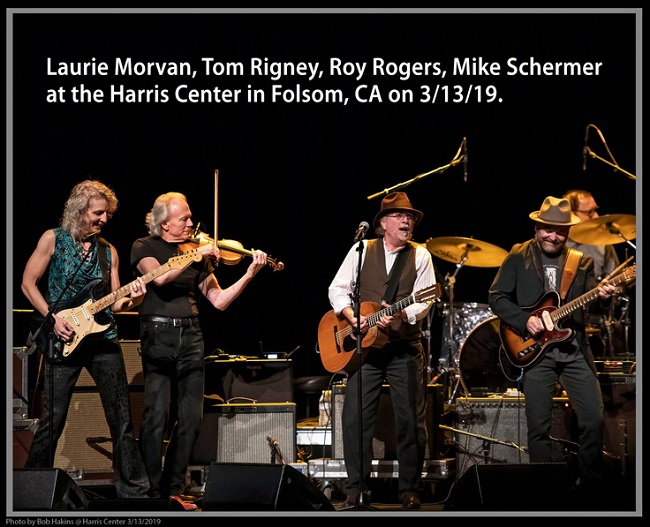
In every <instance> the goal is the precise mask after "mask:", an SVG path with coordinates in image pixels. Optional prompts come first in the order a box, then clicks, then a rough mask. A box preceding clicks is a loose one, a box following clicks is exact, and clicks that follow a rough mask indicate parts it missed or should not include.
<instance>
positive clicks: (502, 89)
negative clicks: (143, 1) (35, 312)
mask: <svg viewBox="0 0 650 527" xmlns="http://www.w3.org/2000/svg"><path fill="white" fill-rule="evenodd" d="M637 17H639V18H640V13H638V14H637V15H636V16H635V14H634V13H627V14H620V13H618V14H613V13H607V14H589V13H582V14H567V13H562V14H540V13H536V14H503V13H502V14H469V13H465V14H439V13H430V12H428V13H425V12H422V13H390V14H377V13H375V14H371V13H361V14H350V13H339V14H326V13H318V14H316V13H314V14H297V13H294V14H287V13H273V14H259V13H258V14H250V13H249V14H225V13H220V14H219V13H202V14H179V13H176V14H154V13H147V14H106V13H103V14H62V13H57V14H35V13H30V14H21V13H15V14H14V16H13V18H12V20H13V43H12V45H13V57H12V65H13V72H12V81H13V82H12V89H13V105H12V111H13V133H12V134H11V135H10V138H11V139H12V140H13V149H12V151H11V154H12V155H13V163H12V169H13V172H10V173H9V174H8V178H9V181H10V183H11V185H12V187H13V188H10V191H11V192H10V199H11V203H10V211H11V212H12V213H13V217H11V213H10V214H9V218H8V219H9V221H10V223H12V225H11V228H12V229H13V232H12V239H10V241H9V245H8V251H9V254H11V255H12V258H11V259H10V260H11V262H12V264H13V271H12V274H13V276H12V278H13V287H14V290H13V298H12V299H10V300H9V302H10V303H11V306H9V307H11V308H13V309H14V310H15V309H28V308H30V307H31V306H30V305H29V303H28V302H27V300H26V299H25V298H24V296H23V295H22V293H21V292H20V288H19V285H20V279H21V275H22V269H23V267H24V265H25V263H26V261H27V258H28V257H29V255H30V254H31V252H32V251H33V249H34V247H35V245H36V242H37V240H38V238H39V237H40V235H41V234H42V232H43V231H45V230H46V229H48V228H52V227H55V226H57V225H58V221H59V218H60V217H61V214H62V211H63V205H64V202H65V200H66V199H67V197H68V194H69V192H70V190H71V188H72V187H73V186H74V185H75V184H76V183H78V182H79V181H81V180H83V179H86V178H93V179H100V180H101V181H103V182H104V183H106V184H108V185H109V186H111V187H112V188H113V189H114V190H115V192H116V194H117V197H118V199H119V200H120V206H119V209H118V211H117V214H116V215H115V217H114V218H113V219H112V220H111V222H109V224H108V225H107V227H106V228H105V230H104V232H103V235H104V236H105V237H106V238H107V239H108V240H109V241H110V242H111V243H113V244H114V245H115V246H116V247H117V249H118V251H119V254H120V260H121V273H120V274H121V280H122V283H123V284H126V283H128V282H129V281H131V280H132V279H133V276H132V274H131V271H130V268H129V263H128V261H129V252H130V247H131V244H132V242H133V241H134V240H135V239H136V238H138V237H141V236H145V235H146V229H145V227H144V218H145V214H146V213H147V212H148V211H149V210H150V209H151V206H152V204H153V201H154V199H155V198H156V197H157V196H158V195H159V194H161V193H164V192H169V191H178V192H182V193H184V194H186V195H187V197H188V200H189V203H190V207H191V209H192V212H193V219H194V220H196V221H201V222H202V223H203V224H204V225H205V226H206V227H205V229H206V232H207V233H208V234H210V235H212V234H213V233H212V230H213V224H214V214H215V211H214V208H215V207H214V201H215V199H214V198H215V191H214V171H215V169H218V170H219V188H218V226H219V229H218V237H219V239H234V240H237V241H240V242H241V243H242V244H243V246H244V247H245V248H247V249H250V248H256V249H262V250H264V251H266V252H267V253H268V254H270V255H271V256H273V257H275V258H276V259H278V260H280V261H282V262H283V263H284V264H285V266H286V267H285V269H284V270H283V271H280V272H275V273H274V272H272V271H271V269H270V268H268V269H264V270H263V271H262V272H260V273H259V275H258V276H257V277H256V278H255V279H254V280H253V282H252V283H251V284H250V285H249V286H248V288H247V289H246V290H245V292H244V293H243V294H242V296H241V297H240V298H239V299H238V300H237V301H236V302H235V303H234V304H233V305H232V306H231V307H230V308H229V309H228V310H227V311H226V312H217V311H216V310H214V309H213V308H212V307H211V306H209V305H208V304H207V303H204V304H203V305H202V306H201V307H202V319H203V321H204V323H203V326H204V330H205V333H206V352H208V353H211V352H212V351H213V350H215V349H217V348H220V349H222V350H223V351H225V352H226V353H229V354H231V355H238V354H239V355H258V354H260V353H261V351H262V350H263V351H265V352H268V351H276V352H286V351H291V350H293V349H295V348H296V347H298V346H300V348H299V350H298V351H296V352H295V353H294V354H293V359H294V375H296V376H298V375H306V374H309V375H316V374H321V373H325V372H324V369H323V368H322V365H321V363H320V359H319V357H318V354H317V351H316V345H317V329H318V323H319V321H320V318H321V317H322V316H323V315H324V314H325V312H326V311H328V310H329V309H330V305H329V302H328V298H327V287H328V285H329V283H330V281H331V280H332V278H333V276H334V274H335V273H336V271H337V269H338V267H339V265H340V264H341V262H342V260H343V257H344V255H345V254H346V252H347V251H348V249H349V248H350V246H351V245H352V241H353V237H354V233H355V230H356V228H357V226H358V225H359V223H360V222H361V221H368V222H370V223H372V220H373V218H374V216H375V214H376V213H377V211H378V210H379V206H380V198H377V199H373V200H368V199H367V197H368V196H370V195H371V194H374V193H376V192H379V191H382V190H383V189H386V188H390V187H392V186H394V185H396V184H398V183H401V182H404V181H407V180H409V179H411V178H413V177H415V176H416V175H418V174H423V173H427V172H429V171H432V170H434V169H436V168H438V167H443V166H445V165H447V164H449V163H450V162H451V160H452V158H453V157H454V155H455V154H456V152H457V150H458V148H459V147H460V144H461V141H462V139H463V137H466V138H467V144H468V154H469V155H468V158H469V164H468V178H467V181H464V179H463V168H462V166H461V165H459V166H454V167H451V168H449V169H448V170H445V171H443V172H442V173H436V174H433V175H430V176H427V177H425V178H422V179H420V180H418V181H416V182H414V183H413V184H411V185H410V186H409V187H407V188H406V189H404V190H405V191H406V192H407V193H408V195H409V197H410V198H411V201H412V203H413V205H414V206H415V207H416V208H418V209H420V210H422V211H423V212H424V220H423V221H422V223H421V224H420V225H419V226H418V228H417V229H416V231H415V241H417V242H421V243H422V242H426V241H427V240H428V239H429V238H436V237H440V236H460V237H474V238H476V239H478V240H481V241H485V242H488V243H491V244H494V245H497V246H499V247H501V248H503V249H505V250H509V249H510V247H511V246H512V245H513V244H514V243H517V242H520V241H523V240H526V239H528V238H530V237H532V235H533V222H532V221H531V220H530V219H529V218H528V214H529V213H530V212H531V211H533V210H537V209H539V207H540V205H541V203H542V201H543V199H544V198H545V197H546V196H547V195H554V196H561V195H562V194H563V193H564V192H565V191H566V190H568V189H570V188H576V187H577V188H586V189H588V190H591V191H592V192H593V193H594V195H595V197H596V200H597V202H598V204H599V205H600V211H599V212H601V214H608V213H610V214H640V211H637V210H636V190H637V188H636V185H637V183H636V181H634V180H632V179H630V178H628V177H626V176H625V175H624V174H622V173H620V172H618V173H616V172H615V171H614V170H613V169H612V168H611V167H609V166H607V165H606V164H604V163H602V162H600V161H598V160H594V159H588V161H587V169H586V171H583V170H582V163H583V156H582V150H583V144H584V137H585V130H586V127H587V125H588V124H590V123H591V124H594V125H596V126H597V127H598V129H599V130H600V131H601V132H602V134H603V136H604V138H605V139H606V141H607V145H608V146H609V148H610V150H611V152H612V154H613V155H614V157H615V159H616V161H617V162H618V164H619V165H620V166H621V167H622V168H623V169H625V170H627V171H628V172H631V173H632V174H636V170H637V167H636V164H635V159H636V156H637V151H636V147H635V144H636V141H637V137H636V134H637V130H638V123H637V106H636V100H637V85H636V76H637V69H636V61H637V52H638V51H640V48H638V47H637V40H638V36H637V33H636V25H635V24H636V22H637V20H636V19H637ZM48 57H51V58H52V61H53V63H55V64H58V62H83V61H89V60H91V59H92V58H93V57H95V58H96V59H97V61H98V62H100V61H103V62H107V63H109V64H113V63H114V59H115V58H116V57H122V58H125V57H132V58H133V60H134V61H143V62H148V61H178V62H185V61H187V62H191V63H193V64H194V65H196V66H197V67H198V65H199V64H200V58H201V57H214V58H215V59H217V60H221V61H224V62H228V61H242V62H244V63H245V64H246V65H248V64H249V61H250V58H251V57H261V58H264V57H268V58H269V60H271V61H282V62H283V61H290V62H293V63H296V62H299V61H306V62H316V61H320V62H321V69H323V68H326V65H327V61H328V60H329V58H330V57H340V58H341V59H343V60H344V61H358V62H370V61H371V60H372V58H373V57H382V58H384V59H385V60H386V61H395V62H411V63H413V62H417V61H422V62H441V63H442V65H443V67H444V68H445V69H446V70H448V74H447V77H446V78H445V79H441V78H439V77H433V76H429V77H412V78H411V79H410V80H409V81H407V82H402V81H399V80H398V78H397V77H392V78H390V77H374V78H373V77H371V76H370V75H369V74H368V73H366V75H365V76H364V78H363V79H361V80H359V81H357V80H355V79H350V78H338V77H337V78H331V77H329V76H327V75H325V76H324V77H323V78H322V79H320V80H317V81H314V82H309V81H308V79H307V78H282V79H280V80H278V81H272V80H271V79H270V78H263V77H254V78H253V77H250V78H249V77H247V78H234V77H230V78H219V77H214V76H212V77H209V78H206V77H204V76H198V77H197V78H196V79H194V80H188V79H184V78H181V77H177V78H174V77H120V78H115V77H113V76H108V77H98V76H95V77H83V78H82V77H53V76H48V75H47V74H46V71H47V70H46V61H47V58H48ZM454 57H459V58H464V57H477V58H478V57H483V58H484V60H486V61H497V62H499V63H501V65H502V72H503V73H502V74H501V75H500V76H491V77H486V76H474V77H469V76H464V77H452V76H451V64H452V60H453V58H454ZM510 57H516V58H517V59H518V61H519V62H526V61H528V59H529V58H530V57H532V58H534V60H535V61H538V62H547V61H550V62H573V61H577V62H585V61H589V62H602V63H603V66H602V68H601V74H600V75H598V76H521V75H517V76H507V75H506V73H505V71H506V64H505V63H506V60H507V59H508V58H510ZM639 75H640V72H639ZM639 78H640V77H639ZM185 83H187V84H190V85H191V86H192V87H194V88H211V87H213V86H219V87H221V88H234V89H236V88H239V89H242V90H243V91H244V93H245V91H246V87H247V85H248V84H251V85H253V86H254V87H256V88H262V89H265V90H267V91H270V90H269V87H270V85H271V84H283V85H286V86H293V85H295V84H301V86H302V87H303V88H310V89H313V88H321V89H328V88H341V89H343V90H344V91H345V92H346V95H348V96H349V97H350V103H349V104H348V105H347V106H343V105H339V104H315V103H309V104H299V103H292V104H287V103H275V104H272V103H271V102H269V101H268V100H267V102H265V103H263V104H249V103H247V102H245V101H240V102H239V103H236V104H235V103H231V104H226V103H222V104H216V103H204V104H180V103H178V102H175V101H173V100H170V102H168V103H166V104H161V103H158V104H156V103H149V104H137V103H128V104H127V103H123V104H117V103H113V104H111V103H110V102H104V103H101V104H98V103H94V104H89V103H85V104H80V103H78V104H73V103H72V102H70V101H69V99H68V102H66V103H57V104H51V103H47V102H46V93H47V90H48V89H51V88H56V87H58V86H63V87H65V88H70V87H72V86H78V85H80V84H84V85H85V86H86V87H89V88H91V89H98V88H99V89H104V90H106V91H108V87H109V85H110V84H124V85H126V86H127V87H129V88H134V89H139V88H153V87H154V85H158V87H159V88H160V89H163V88H169V89H171V90H172V91H173V87H174V86H176V85H178V84H185ZM358 84H368V85H372V84H377V85H378V86H379V87H380V89H381V90H382V94H383V95H384V96H385V94H386V93H387V92H388V90H389V89H391V88H410V89H412V90H413V91H414V93H415V94H416V100H417V98H418V94H419V86H421V85H424V84H429V85H430V86H435V85H436V84H441V85H448V86H453V85H462V86H464V87H465V89H467V87H468V86H469V85H473V86H476V85H480V86H481V87H483V88H484V87H486V86H489V85H494V86H496V87H497V89H498V94H499V96H500V97H501V98H502V99H503V101H502V102H501V103H497V102H493V103H488V102H485V101H484V102H481V103H477V102H476V98H475V97H472V102H469V103H468V104H464V103H447V104H444V103H436V104H424V103H419V102H415V103H411V104H406V103H403V104H393V103H390V102H388V100H387V98H384V102H383V103H369V104H361V103H359V102H355V101H354V99H353V97H354V87H355V86H356V85H358ZM483 95H484V97H485V94H483ZM589 146H590V148H591V149H592V150H593V151H594V152H596V153H597V154H598V155H599V156H600V157H603V158H606V159H609V156H608V154H607V151H606V148H605V145H604V144H603V143H602V141H601V140H600V138H599V137H598V134H597V133H596V131H595V130H594V129H593V128H592V129H591V130H590V138H589ZM616 248H617V250H618V251H619V253H620V256H621V258H624V257H625V256H626V251H631V248H630V247H629V246H628V245H627V244H624V243H623V244H617V245H616ZM630 254H632V253H630ZM248 263H249V261H247V259H244V260H243V261H242V262H241V263H240V264H239V265H238V266H232V267H227V266H224V265H221V266H220V267H219V268H218V270H217V273H216V274H217V277H218V279H219V282H220V283H221V285H222V286H223V287H226V286H228V285H230V284H231V283H232V282H234V281H235V280H236V279H237V278H238V277H239V276H241V274H242V273H243V272H244V271H245V266H247V265H248ZM434 263H435V265H436V267H437V270H438V272H439V274H440V276H441V277H444V276H445V274H446V273H453V272H454V270H455V266H454V265H453V264H452V263H449V262H446V261H443V260H440V259H438V258H435V257H434ZM496 271H497V269H496V268H487V269H485V268H477V267H469V266H465V267H463V268H462V269H461V270H460V272H459V273H458V275H457V282H456V287H455V299H456V300H457V301H459V302H477V303H483V304H485V303H487V290H488V288H489V286H490V284H491V281H492V279H493V278H494V275H495V273H496ZM8 282H10V281H9V280H8ZM436 316H438V315H436ZM440 316H442V315H440ZM20 318H21V315H18V314H16V315H15V316H14V331H15V334H14V335H13V337H12V338H13V345H14V346H20V345H23V343H24V337H25V334H24V330H23V328H22V326H21V325H20V324H16V322H17V321H18V319H20ZM123 318H124V319H127V318H128V320H125V321H124V322H123V323H121V326H120V327H121V338H127V339H130V338H138V336H137V324H134V323H133V322H134V321H137V317H131V318H129V317H123ZM436 322H439V320H438V321H434V323H436ZM432 342H433V345H434V348H437V347H438V346H439V343H440V335H439V334H436V333H435V332H434V335H433V337H432ZM434 354H435V350H434Z"/></svg>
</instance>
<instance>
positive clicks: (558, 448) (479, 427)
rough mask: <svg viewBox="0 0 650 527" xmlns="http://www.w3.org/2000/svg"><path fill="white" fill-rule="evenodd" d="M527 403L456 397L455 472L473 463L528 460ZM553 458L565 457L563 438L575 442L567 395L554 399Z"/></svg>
mask: <svg viewBox="0 0 650 527" xmlns="http://www.w3.org/2000/svg"><path fill="white" fill-rule="evenodd" d="M525 405H526V402H525V400H524V398H523V396H522V397H521V398H518V397H495V398H492V397H469V398H458V399H456V425H455V428H456V429H457V430H458V431H457V432H455V443H456V447H457V456H456V459H457V473H458V474H459V475H460V474H462V473H463V472H464V471H465V470H467V469H468V468H470V467H471V466H472V465H474V464H486V465H489V464H504V463H528V462H529V461H530V460H529V456H528V453H526V452H523V451H521V450H520V449H519V448H517V446H518V447H522V448H523V447H526V446H527V445H528V425H527V421H526V409H525ZM552 419H553V422H552V425H551V436H552V437H554V438H555V439H557V441H554V442H553V461H557V462H561V461H564V460H565V452H566V449H567V445H568V444H569V443H567V442H566V441H576V438H575V415H574V413H573V409H572V408H571V406H570V405H569V399H568V398H566V397H556V398H554V399H553V417H552Z"/></svg>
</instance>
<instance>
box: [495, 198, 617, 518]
mask: <svg viewBox="0 0 650 527" xmlns="http://www.w3.org/2000/svg"><path fill="white" fill-rule="evenodd" d="M529 216H530V218H531V219H532V220H533V221H534V222H535V235H534V237H533V238H532V239H530V240H528V241H525V242H523V243H519V244H516V245H514V246H513V248H512V249H511V251H510V253H509V254H508V256H507V257H506V258H505V260H504V261H503V263H502V264H501V267H500V269H499V271H498V273H497V275H496V277H495V279H494V282H493V283H492V286H491V287H490V291H489V303H490V308H491V309H492V311H493V312H494V314H495V315H497V316H498V317H499V319H500V322H501V326H502V327H503V326H504V324H506V326H505V327H507V328H512V330H513V331H515V332H516V333H517V334H518V335H520V336H521V338H522V339H528V338H530V337H531V336H532V337H534V338H535V339H539V340H538V342H544V339H545V337H546V335H545V334H544V332H545V331H551V330H552V328H550V329H549V327H548V320H544V316H537V315H539V314H540V311H539V310H538V309H535V308H534V307H531V306H535V304H536V303H540V301H541V299H542V297H544V296H545V295H546V294H548V292H549V291H555V292H556V293H558V297H559V298H561V297H562V294H563V293H564V294H565V296H564V298H563V299H562V300H560V303H561V304H562V305H566V304H567V303H568V302H570V301H572V300H574V299H576V298H578V297H580V296H582V295H584V294H585V293H587V292H590V291H594V292H597V294H596V297H595V298H594V300H595V301H593V302H591V304H587V306H586V308H587V309H589V310H594V311H600V312H604V311H606V309H607V308H608V307H609V304H610V303H611V296H612V294H613V293H614V286H612V285H610V284H603V285H600V286H599V284H598V282H597V279H596V276H595V274H594V260H593V258H592V257H591V256H587V255H585V254H584V253H582V252H580V251H576V252H575V254H574V256H572V257H571V258H570V257H569V251H570V249H569V248H568V247H567V246H566V242H567V238H568V235H569V228H570V227H571V226H572V225H575V224H576V223H579V222H580V219H579V218H578V217H577V216H576V215H575V214H574V213H573V212H572V211H571V204H570V203H569V200H568V199H566V198H556V197H553V196H548V197H546V198H545V199H544V201H543V203H542V206H541V207H540V209H539V210H536V211H534V212H531V213H530V215H529ZM571 251H575V249H571ZM573 262H575V263H573ZM565 267H566V268H567V272H566V273H565ZM571 271H572V272H571ZM567 281H568V282H567ZM569 284H570V286H569ZM567 286H568V290H567V289H566V287H567ZM565 291H566V292H565ZM545 323H546V325H545ZM560 325H561V326H562V327H563V328H570V329H572V330H573V333H571V334H570V335H568V336H567V338H566V339H565V340H559V341H555V342H554V341H553V340H550V341H549V342H548V343H547V345H546V346H545V347H544V346H542V351H541V352H540V353H539V354H538V357H537V358H536V359H535V360H534V361H532V362H531V363H530V364H527V365H526V366H525V367H523V368H522V373H523V392H524V394H525V397H526V405H525V408H526V419H527V424H528V453H529V455H530V461H531V462H533V463H535V462H551V461H562V460H558V459H553V457H552V448H551V447H552V439H551V424H552V408H553V396H554V394H555V391H556V386H557V384H558V382H559V383H560V384H561V386H562V388H563V389H564V390H565V391H566V393H567V395H568V397H569V400H570V402H571V406H572V407H573V409H574V411H575V414H576V416H577V423H578V434H579V439H578V441H579V446H578V453H577V461H578V466H577V473H576V475H575V487H574V488H575V490H576V492H577V496H578V497H580V498H585V499H584V501H580V500H577V501H576V507H581V506H586V507H587V508H597V507H598V506H599V503H598V501H597V500H595V499H594V498H597V497H598V496H599V495H601V494H600V493H601V492H602V490H603V489H602V487H603V470H604V460H603V434H602V428H603V399H602V394H601V391H600V384H599V382H598V377H597V374H596V365H595V363H594V358H593V354H592V351H591V348H590V347H589V342H588V340H587V337H586V334H585V316H584V309H582V308H578V309H576V310H575V311H573V313H572V314H571V316H570V317H568V318H567V319H566V320H564V321H563V323H561V324H560ZM502 334H503V331H502Z"/></svg>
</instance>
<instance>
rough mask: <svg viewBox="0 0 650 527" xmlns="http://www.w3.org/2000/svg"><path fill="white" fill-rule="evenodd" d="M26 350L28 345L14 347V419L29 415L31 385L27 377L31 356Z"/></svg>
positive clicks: (25, 417)
mask: <svg viewBox="0 0 650 527" xmlns="http://www.w3.org/2000/svg"><path fill="white" fill-rule="evenodd" d="M26 352H27V348H26V347H20V348H13V355H12V357H13V382H14V386H13V388H14V397H13V418H14V420H21V419H27V418H28V417H29V386H28V377H27V374H28V369H29V365H28V359H29V356H27V355H25V353H26ZM21 355H22V357H21Z"/></svg>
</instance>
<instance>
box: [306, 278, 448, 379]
mask: <svg viewBox="0 0 650 527" xmlns="http://www.w3.org/2000/svg"><path fill="white" fill-rule="evenodd" d="M440 290H441V289H440V284H434V285H432V286H429V287H425V288H424V289H421V290H420V291H417V292H416V293H412V294H411V295H409V296H407V297H405V298H402V300H399V301H397V302H395V303H394V304H392V305H390V306H388V307H385V308H383V309H382V308H381V306H380V305H379V304H378V303H376V302H361V305H360V306H359V311H360V314H361V315H363V316H365V317H367V322H368V331H367V332H366V333H365V335H363V338H362V339H361V348H362V351H361V355H362V357H361V362H362V363H363V360H365V358H366V356H367V354H368V353H369V352H370V351H371V350H373V349H378V348H382V347H384V346H385V345H386V342H388V335H387V334H386V333H385V332H383V331H380V328H379V327H377V322H379V320H380V319H381V317H383V316H384V315H395V314H397V313H399V312H400V311H402V310H403V309H404V308H406V307H408V306H410V305H411V304H415V303H427V304H428V303H431V302H435V301H438V300H440ZM355 330H356V328H355V327H353V326H351V325H350V323H349V322H348V321H347V319H346V318H345V317H343V316H342V315H337V314H336V313H335V312H334V311H333V310H331V311H328V312H327V313H325V315H324V316H323V318H322V319H321V321H320V323H319V324H318V347H319V349H320V358H321V362H322V363H323V366H324V367H325V369H326V370H327V371H329V372H331V373H336V372H339V371H345V372H347V373H348V374H351V373H354V371H356V369H357V368H358V364H357V363H358V362H359V361H358V360H352V358H353V357H354V355H355V354H356V351H357V338H356V335H355Z"/></svg>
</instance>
